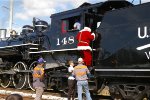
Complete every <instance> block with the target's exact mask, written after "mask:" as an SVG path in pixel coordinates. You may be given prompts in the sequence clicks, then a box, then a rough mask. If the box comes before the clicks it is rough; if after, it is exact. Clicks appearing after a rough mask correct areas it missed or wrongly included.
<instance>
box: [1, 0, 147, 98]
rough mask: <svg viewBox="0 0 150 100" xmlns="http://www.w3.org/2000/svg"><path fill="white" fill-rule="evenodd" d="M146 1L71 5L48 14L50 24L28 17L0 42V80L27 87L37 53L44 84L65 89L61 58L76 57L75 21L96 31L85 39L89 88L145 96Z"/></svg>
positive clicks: (124, 95)
mask: <svg viewBox="0 0 150 100" xmlns="http://www.w3.org/2000/svg"><path fill="white" fill-rule="evenodd" d="M148 12H150V3H145V4H139V5H133V4H132V3H130V2H128V1H125V0H108V1H106V2H100V3H96V4H90V3H84V4H82V5H81V6H79V7H78V8H76V9H73V10H69V11H65V12H61V13H57V14H53V15H52V16H51V25H48V24H47V22H45V21H42V20H37V19H35V18H34V19H33V26H30V25H25V26H23V29H22V32H21V34H20V35H16V34H15V31H12V35H11V36H10V37H9V38H7V39H5V40H4V39H2V40H1V41H0V58H1V59H0V79H1V83H0V85H1V86H2V87H4V88H7V87H8V86H10V85H11V86H12V83H13V86H14V87H15V88H17V89H22V88H28V87H30V88H31V89H33V87H32V70H33V68H34V67H35V65H36V64H37V62H36V61H37V59H38V58H39V57H40V56H42V57H44V59H45V60H46V61H47V63H46V66H45V70H46V74H45V80H46V81H45V84H46V86H47V89H51V88H52V89H58V90H65V89H66V87H67V77H66V76H67V67H66V66H67V61H68V60H70V59H71V60H74V61H77V59H78V57H80V54H79V51H78V50H77V40H76V35H77V33H78V32H79V30H74V29H73V24H74V23H75V21H76V20H79V21H80V23H81V28H84V27H85V26H87V27H90V28H91V29H92V31H93V32H95V33H96V34H97V38H96V40H95V41H94V42H93V43H91V47H92V48H93V51H92V55H93V60H92V61H93V67H94V76H95V80H93V81H89V85H90V90H91V93H96V94H99V95H104V94H103V93H102V92H103V91H104V90H105V89H106V87H107V90H108V91H107V92H109V93H108V94H110V95H111V96H112V97H113V98H116V97H117V95H119V96H120V98H124V99H127V100H141V99H143V98H148V97H149V95H150V85H149V84H150V64H149V62H150V60H149V59H150V51H149V47H150V44H149V37H150V36H149V33H150V23H149V21H150V14H149V13H148Z"/></svg>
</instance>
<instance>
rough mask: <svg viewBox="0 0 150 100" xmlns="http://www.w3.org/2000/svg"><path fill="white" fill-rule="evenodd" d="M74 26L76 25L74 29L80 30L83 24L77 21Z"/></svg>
mask: <svg viewBox="0 0 150 100" xmlns="http://www.w3.org/2000/svg"><path fill="white" fill-rule="evenodd" d="M73 27H74V29H78V30H80V28H81V24H80V23H79V22H75V23H74V25H73Z"/></svg>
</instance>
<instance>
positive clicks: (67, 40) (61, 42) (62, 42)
mask: <svg viewBox="0 0 150 100" xmlns="http://www.w3.org/2000/svg"><path fill="white" fill-rule="evenodd" d="M67 43H68V44H73V43H74V37H73V36H70V37H64V38H63V39H62V40H61V39H59V38H57V44H56V45H58V46H59V45H66V44H67Z"/></svg>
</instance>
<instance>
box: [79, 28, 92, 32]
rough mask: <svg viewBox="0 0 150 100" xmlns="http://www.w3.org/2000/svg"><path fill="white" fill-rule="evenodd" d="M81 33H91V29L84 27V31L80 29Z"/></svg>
mask: <svg viewBox="0 0 150 100" xmlns="http://www.w3.org/2000/svg"><path fill="white" fill-rule="evenodd" d="M81 31H88V32H91V29H90V28H89V27H84V29H82V30H81Z"/></svg>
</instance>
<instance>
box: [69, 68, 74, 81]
mask: <svg viewBox="0 0 150 100" xmlns="http://www.w3.org/2000/svg"><path fill="white" fill-rule="evenodd" d="M73 70H74V68H73V66H70V67H69V68H68V72H70V73H72V72H73ZM68 79H70V80H74V79H75V78H74V77H73V76H72V75H71V76H69V77H68Z"/></svg>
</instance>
